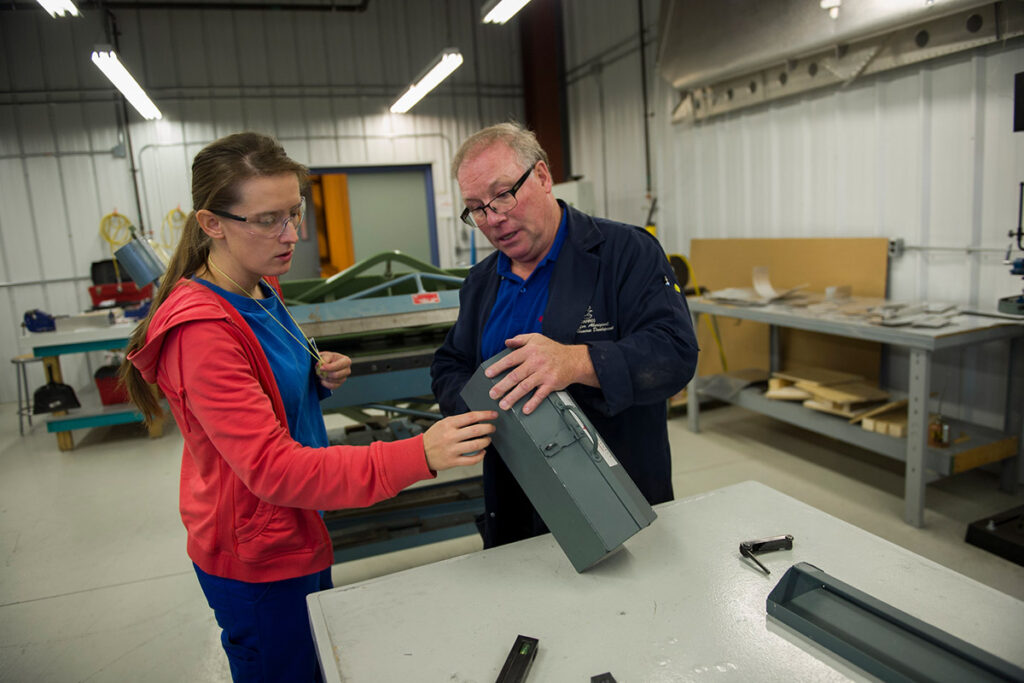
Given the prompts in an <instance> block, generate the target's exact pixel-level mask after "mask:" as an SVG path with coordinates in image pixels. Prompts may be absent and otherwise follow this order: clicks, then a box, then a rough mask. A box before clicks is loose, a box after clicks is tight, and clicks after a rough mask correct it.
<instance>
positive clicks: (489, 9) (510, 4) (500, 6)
mask: <svg viewBox="0 0 1024 683" xmlns="http://www.w3.org/2000/svg"><path fill="white" fill-rule="evenodd" d="M528 2H530V0H490V1H489V2H487V3H484V6H483V9H481V10H480V16H482V17H483V18H484V23H485V24H504V23H505V22H506V21H508V20H509V19H511V18H512V17H514V16H515V15H516V12H518V11H519V10H521V9H523V7H525V6H526V3H528Z"/></svg>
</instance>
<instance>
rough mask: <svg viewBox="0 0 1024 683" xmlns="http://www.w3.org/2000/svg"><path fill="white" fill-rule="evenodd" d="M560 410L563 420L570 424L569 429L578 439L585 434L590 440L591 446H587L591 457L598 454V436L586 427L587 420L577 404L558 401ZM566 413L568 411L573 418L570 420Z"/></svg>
mask: <svg viewBox="0 0 1024 683" xmlns="http://www.w3.org/2000/svg"><path fill="white" fill-rule="evenodd" d="M556 405H557V406H558V412H560V413H562V421H563V422H565V424H567V425H569V429H570V430H572V433H573V434H575V435H576V438H577V439H582V438H583V437H584V436H585V437H587V440H588V441H589V442H590V447H589V448H587V453H588V454H589V455H590V456H591V457H595V456H597V437H596V436H595V435H594V434H591V433H590V430H589V429H587V427H586V422H584V419H585V418H583V416H582V415H580V414H579V413H578V411H577V410H576V406H575V405H572V404H569V403H558V404H556ZM565 413H568V414H569V416H570V417H572V420H568V419H566V417H565Z"/></svg>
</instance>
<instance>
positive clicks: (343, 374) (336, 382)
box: [316, 351, 352, 391]
mask: <svg viewBox="0 0 1024 683" xmlns="http://www.w3.org/2000/svg"><path fill="white" fill-rule="evenodd" d="M320 358H322V359H323V360H322V361H321V362H320V363H318V364H317V366H316V374H317V376H318V377H320V383H321V384H323V385H324V386H325V387H327V388H328V389H330V390H332V391H333V390H335V389H337V388H338V387H340V386H341V384H342V382H344V381H345V380H346V379H347V378H348V376H349V375H351V374H352V359H351V358H349V357H348V356H343V355H341V354H340V353H335V352H334V351H321V352H320Z"/></svg>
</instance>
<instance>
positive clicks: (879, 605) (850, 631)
mask: <svg viewBox="0 0 1024 683" xmlns="http://www.w3.org/2000/svg"><path fill="white" fill-rule="evenodd" d="M767 609H768V615H769V616H772V617H775V618H776V619H778V620H779V621H781V622H782V623H784V624H786V625H788V626H790V627H791V628H793V629H795V630H796V631H798V632H799V633H802V634H803V635H805V636H807V637H808V638H810V639H811V640H813V641H815V642H817V643H818V644H820V645H822V646H824V647H825V648H827V649H828V650H831V651H832V652H834V653H835V654H837V655H839V656H840V657H842V658H843V659H846V660H847V661H849V662H851V663H852V664H854V665H856V666H859V667H860V668H861V669H863V670H865V671H867V672H868V673H870V674H872V675H874V676H877V677H878V678H880V679H882V680H883V681H949V682H950V683H954V682H956V683H961V682H963V681H1024V669H1021V668H1020V667H1018V666H1016V665H1014V664H1011V663H1009V662H1007V661H1005V660H1002V659H1000V658H998V657H996V656H995V655H992V654H990V653H988V652H985V651H984V650H981V649H980V648H978V647H975V646H974V645H971V644H970V643H968V642H966V641H963V640H961V639H959V638H957V637H955V636H953V635H950V634H949V633H946V632H945V631H941V630H939V629H937V628H935V627H934V626H931V625H930V624H926V623H925V622H923V621H921V620H920V619H916V618H915V617H912V616H910V615H909V614H907V613H906V612H903V611H900V610H898V609H896V608H895V607H893V606H892V605H889V604H887V603H884V602H882V601H881V600H878V599H876V598H873V597H871V596H870V595H868V594H867V593H864V592H863V591H860V590H857V589H856V588H854V587H853V586H850V585H847V584H845V583H843V582H842V581H839V580H837V579H835V578H833V577H832V576H829V575H828V574H826V573H825V572H823V571H821V570H820V569H818V568H817V567H815V566H814V565H811V564H807V563H806V562H800V563H798V564H795V565H793V566H792V567H790V569H789V571H787V572H786V574H785V575H784V576H783V577H782V579H780V580H779V583H778V585H776V586H775V588H773V589H772V592H771V593H770V594H769V595H768V603H767Z"/></svg>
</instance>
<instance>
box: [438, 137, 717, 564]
mask: <svg viewBox="0 0 1024 683" xmlns="http://www.w3.org/2000/svg"><path fill="white" fill-rule="evenodd" d="M452 173H453V175H454V176H455V178H456V180H457V181H458V184H459V190H460V191H461V193H462V198H463V201H464V202H465V205H466V208H465V210H464V211H463V213H462V219H463V221H465V222H467V223H469V224H470V225H474V226H476V227H477V228H479V229H480V231H481V232H483V233H484V235H485V236H486V237H487V239H488V241H490V243H491V244H492V245H493V246H494V247H495V249H497V252H495V253H492V254H491V255H490V256H488V257H487V258H486V259H484V260H483V261H482V262H480V263H479V264H477V265H476V266H474V267H473V268H472V269H471V270H470V272H469V274H468V275H467V277H466V279H465V282H463V285H462V290H461V292H460V294H459V298H460V308H459V317H458V320H456V322H455V325H454V326H453V327H452V329H451V330H450V331H449V333H448V337H447V339H446V340H445V343H444V345H443V346H442V347H441V348H440V349H438V351H437V353H436V354H435V356H434V362H433V364H432V366H431V376H432V378H433V390H434V394H435V396H436V397H437V399H438V402H439V404H440V406H441V411H442V412H443V413H444V414H445V415H452V414H455V413H462V412H466V411H467V410H468V408H467V406H466V405H465V402H464V401H462V399H461V398H460V397H459V392H460V391H461V390H462V388H463V386H465V384H466V382H467V381H468V380H469V378H470V376H471V375H472V374H473V373H474V372H475V371H476V369H477V367H478V366H479V365H480V363H481V361H483V360H485V359H487V358H490V357H491V356H493V355H495V354H496V353H498V352H500V351H502V350H503V349H505V348H506V347H509V348H511V349H513V351H512V352H511V353H510V354H509V355H508V356H507V357H506V358H504V359H503V360H502V361H500V362H498V363H495V364H494V365H493V366H491V367H490V368H489V369H488V371H487V374H488V376H491V377H493V376H495V375H498V374H501V373H502V372H504V371H506V370H511V372H509V374H508V376H507V377H505V378H504V379H503V380H502V381H500V382H499V383H497V384H496V385H495V386H494V388H493V389H492V391H491V397H492V398H494V399H496V400H497V399H500V400H499V406H500V407H501V408H502V409H503V410H508V409H509V408H511V407H512V406H513V405H516V404H517V403H518V402H519V401H522V400H525V404H524V406H523V412H524V413H526V414H529V413H531V412H532V411H533V410H534V409H536V407H537V406H538V405H540V403H541V401H542V400H543V399H544V397H545V396H547V395H548V394H549V393H551V392H552V391H558V390H562V389H568V391H569V393H570V394H571V395H572V397H573V399H574V400H575V401H576V403H578V404H579V406H580V407H581V408H582V409H583V411H584V412H585V413H586V415H587V417H588V418H589V419H590V421H591V422H592V423H593V424H594V426H595V427H596V428H597V430H598V432H600V434H601V436H602V437H603V438H604V440H605V441H606V442H607V444H608V445H609V447H610V448H611V449H612V452H614V453H615V455H616V456H617V458H618V460H619V462H620V463H621V464H622V466H623V467H625V469H626V472H627V473H628V474H629V476H630V477H631V478H632V479H633V481H634V482H635V483H636V485H637V487H638V488H639V489H640V491H641V492H643V494H644V495H645V496H646V497H647V500H648V501H649V502H650V503H652V504H654V503H661V502H664V501H667V500H671V499H672V479H671V476H672V472H671V458H670V454H669V445H668V427H667V424H666V400H667V399H668V398H669V397H670V396H672V395H673V394H675V393H676V392H678V391H679V390H680V389H682V388H683V387H684V386H685V385H686V383H687V382H688V381H689V380H690V378H691V377H692V376H693V371H694V368H695V367H696V363H697V342H696V339H695V338H694V335H693V326H692V324H691V321H690V314H689V311H688V309H687V306H686V300H685V299H684V298H683V296H682V295H681V294H680V292H679V287H678V286H677V284H676V280H675V276H674V274H673V272H672V269H671V267H670V266H669V262H668V260H667V259H666V258H665V254H664V252H663V251H662V249H661V247H660V246H659V244H658V242H657V240H655V239H654V238H653V237H652V236H651V235H650V234H648V233H647V232H646V231H644V230H642V229H640V228H637V227H634V226H629V225H625V224H622V223H615V222H613V221H608V220H604V219H601V218H594V217H592V216H588V215H586V214H584V213H581V212H579V211H577V210H575V209H573V208H571V207H569V206H567V205H566V204H564V203H563V202H561V201H558V200H556V199H555V197H554V195H553V194H552V184H553V181H552V178H551V172H550V171H549V169H548V164H547V155H546V154H545V153H544V150H543V149H541V147H540V145H539V144H538V142H537V138H536V137H535V136H534V135H533V133H531V132H530V131H527V130H525V129H523V128H522V127H520V126H519V125H516V124H511V123H504V124H499V125H497V126H491V127H490V128H485V129H484V130H481V131H480V132H478V133H476V134H474V135H473V136H471V137H470V138H469V139H467V140H466V141H465V142H464V143H463V144H462V146H461V147H460V148H459V151H458V152H457V153H456V155H455V159H454V161H453V162H452ZM531 392H532V396H531ZM484 504H485V509H486V514H485V515H484V519H483V522H482V525H481V526H482V528H481V532H482V534H483V537H484V547H488V548H489V547H493V546H496V545H501V544H503V543H511V542H512V541H517V540H520V539H523V538H529V537H530V536H536V535H538V534H541V533H546V532H547V529H546V527H545V526H544V524H543V522H542V521H541V520H540V517H539V516H538V515H537V513H536V511H534V509H533V506H532V505H531V504H530V502H529V500H528V499H527V498H526V495H525V494H524V493H523V491H522V489H520V487H519V485H518V484H517V483H516V481H515V479H514V478H513V477H512V475H511V474H510V473H509V471H508V469H507V468H506V467H505V464H504V463H503V462H502V461H501V459H500V458H499V457H498V456H497V454H496V453H488V455H487V456H486V457H485V458H484Z"/></svg>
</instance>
